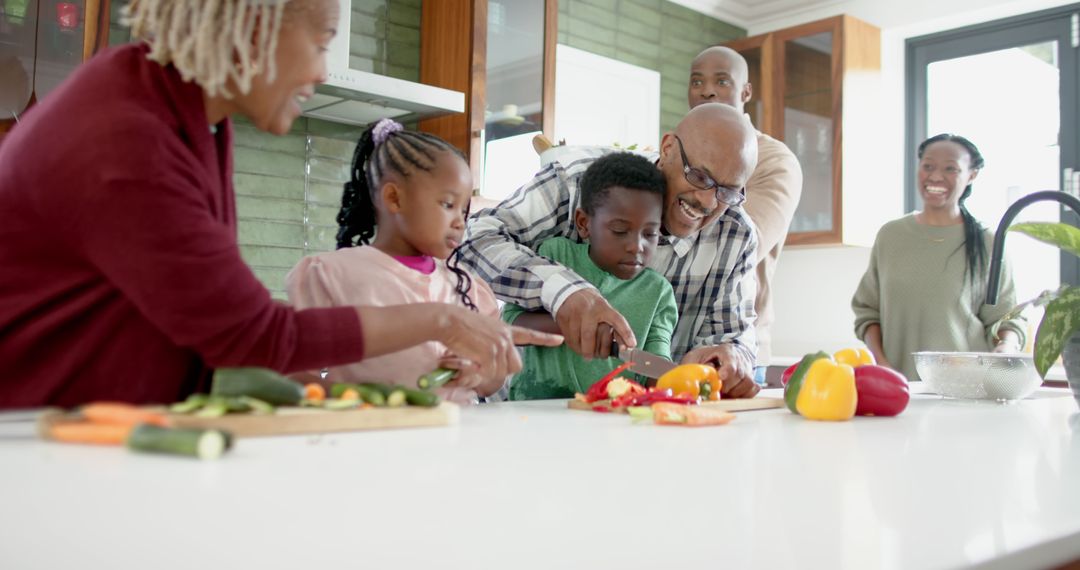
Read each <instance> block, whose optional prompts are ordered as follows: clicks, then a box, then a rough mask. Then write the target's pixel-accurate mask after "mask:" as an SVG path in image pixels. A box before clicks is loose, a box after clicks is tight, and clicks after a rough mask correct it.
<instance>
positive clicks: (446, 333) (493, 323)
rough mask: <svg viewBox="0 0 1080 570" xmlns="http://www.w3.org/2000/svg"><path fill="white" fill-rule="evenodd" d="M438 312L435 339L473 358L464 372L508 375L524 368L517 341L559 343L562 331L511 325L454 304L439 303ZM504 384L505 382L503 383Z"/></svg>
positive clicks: (489, 377) (494, 375)
mask: <svg viewBox="0 0 1080 570" xmlns="http://www.w3.org/2000/svg"><path fill="white" fill-rule="evenodd" d="M438 307H439V310H438V311H437V313H436V314H435V316H434V319H433V324H434V325H435V340H437V341H439V342H441V343H443V344H444V345H446V348H447V349H449V350H450V351H451V352H453V353H454V354H456V355H458V356H459V357H460V358H461V359H462V360H467V361H469V363H470V364H469V365H468V366H463V367H462V368H461V369H460V370H461V371H462V372H474V373H476V374H477V375H479V376H480V377H481V378H487V379H496V378H500V379H501V378H506V377H507V376H509V375H511V374H514V373H515V372H518V371H519V370H521V356H520V355H518V351H517V349H516V348H515V347H514V345H515V344H536V345H540V346H558V345H560V344H562V342H563V339H562V337H561V336H559V335H553V334H548V333H542V332H538V331H533V330H529V329H522V328H518V327H511V326H507V325H506V324H505V323H503V322H502V321H500V320H499V319H497V318H495V317H489V316H486V315H481V314H478V313H475V312H473V311H470V310H469V309H466V308H464V307H457V306H454V305H439V306H438ZM500 385H501V384H500Z"/></svg>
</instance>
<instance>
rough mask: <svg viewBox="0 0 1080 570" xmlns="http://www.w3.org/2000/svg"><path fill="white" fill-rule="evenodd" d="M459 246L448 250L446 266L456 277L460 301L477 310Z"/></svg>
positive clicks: (470, 280) (466, 212)
mask: <svg viewBox="0 0 1080 570" xmlns="http://www.w3.org/2000/svg"><path fill="white" fill-rule="evenodd" d="M469 210H470V206H466V207H465V219H468V218H469ZM461 247H462V246H460V245H459V246H457V247H456V248H454V251H452V252H450V257H448V258H446V268H447V269H449V270H450V271H451V272H452V273H453V274H454V275H455V276H456V277H457V285H456V287H455V290H456V291H457V293H458V295H461V302H462V304H464V305H465V306H466V307H468V308H470V309H472V310H474V311H478V310H479V309H477V308H476V303H473V300H472V297H470V296H469V291H471V290H472V277H470V276H469V273H468V272H467V271H465V270H464V269H462V268H461Z"/></svg>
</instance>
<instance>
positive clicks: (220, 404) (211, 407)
mask: <svg viewBox="0 0 1080 570" xmlns="http://www.w3.org/2000/svg"><path fill="white" fill-rule="evenodd" d="M227 413H229V401H228V399H227V398H215V397H211V398H210V399H209V400H207V402H206V404H205V405H204V406H203V407H202V409H200V410H199V411H197V412H195V415H196V416H198V417H200V418H220V417H221V416H224V415H225V414H227Z"/></svg>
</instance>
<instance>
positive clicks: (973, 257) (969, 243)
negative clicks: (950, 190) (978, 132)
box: [918, 133, 986, 285]
mask: <svg viewBox="0 0 1080 570" xmlns="http://www.w3.org/2000/svg"><path fill="white" fill-rule="evenodd" d="M941 141H947V142H953V143H956V144H958V145H960V146H962V147H964V150H966V151H967V153H968V156H969V158H970V159H971V170H981V169H982V167H983V166H984V165H985V163H986V161H985V160H984V159H983V155H982V153H981V152H979V148H978V147H977V146H975V143H973V142H971V141H969V140H968V139H966V138H964V137H962V136H960V135H954V134H951V133H942V134H940V135H937V136H933V137H930V138H928V139H926V140H925V141H923V142H922V144H920V145H919V152H918V157H919V158H920V159H922V156H923V152H924V151H926V148H927V147H928V146H930V145H932V144H934V143H936V142H941ZM971 186H972V185H971V184H970V183H969V184H968V185H967V186H966V187H964V191H963V193H961V194H960V200H959V202H960V217H961V219H963V220H964V258H965V260H966V262H967V268H966V270H965V273H966V274H967V277H968V280H969V281H970V282H971V283H972V284H973V285H974V284H975V282H976V281H978V280H981V279H982V277H981V276H980V274H981V273H982V272H983V270H984V266H985V265H986V243H985V242H984V240H983V233H984V232H985V231H986V227H985V226H983V225H982V223H981V222H979V220H977V219H975V216H973V215H971V212H970V211H969V210H968V207H967V204H965V202H967V199H968V198H969V197H971Z"/></svg>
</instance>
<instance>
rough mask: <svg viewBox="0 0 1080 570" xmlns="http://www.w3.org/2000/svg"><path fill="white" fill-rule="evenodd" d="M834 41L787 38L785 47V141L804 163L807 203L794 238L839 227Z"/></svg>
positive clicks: (825, 35)
mask: <svg viewBox="0 0 1080 570" xmlns="http://www.w3.org/2000/svg"><path fill="white" fill-rule="evenodd" d="M835 36H836V34H835V33H834V32H833V31H825V32H820V33H815V34H811V35H806V36H801V37H796V38H790V39H785V40H784V41H783V44H782V52H783V55H782V58H783V62H784V63H783V76H782V79H781V81H782V87H781V92H782V98H783V135H782V138H783V140H784V142H785V143H786V144H787V146H788V148H790V149H791V151H792V152H794V153H795V156H797V157H798V158H799V163H800V164H801V165H802V173H803V190H802V199H801V200H800V201H799V206H798V208H797V209H796V210H795V217H794V218H793V219H792V222H791V232H793V233H795V232H831V231H832V230H833V229H834V227H835V225H836V222H837V220H836V219H835V216H834V212H835V211H836V208H837V206H838V204H837V196H836V192H835V189H836V188H837V184H836V180H834V168H833V165H834V158H835V156H834V155H835V153H836V147H835V141H836V138H837V137H836V135H837V133H836V132H835V128H836V125H837V122H836V120H835V119H836V117H835V116H834V112H835V107H834V100H835V98H834V95H836V94H835V93H834V86H833V83H832V77H833V73H832V70H833V68H834V65H835V63H834V54H835V50H834V48H833V44H834V40H835Z"/></svg>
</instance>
